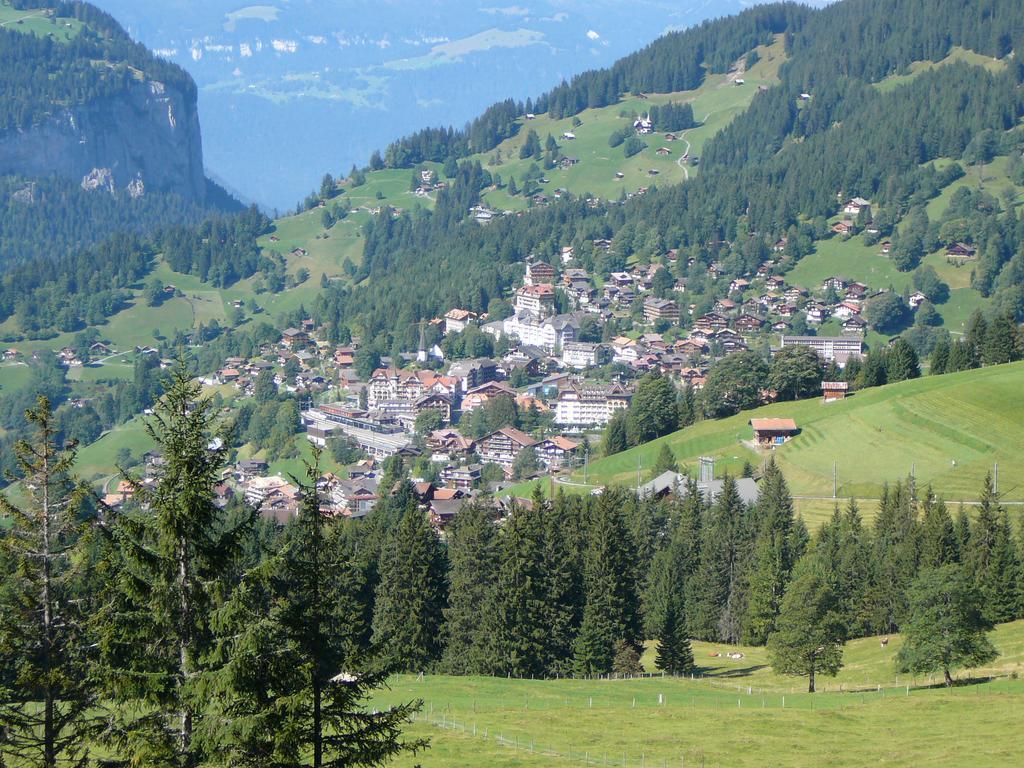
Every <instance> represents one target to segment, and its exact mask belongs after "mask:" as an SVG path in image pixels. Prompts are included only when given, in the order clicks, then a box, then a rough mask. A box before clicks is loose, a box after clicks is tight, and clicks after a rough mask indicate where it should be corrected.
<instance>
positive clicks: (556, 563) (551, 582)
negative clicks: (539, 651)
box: [534, 492, 584, 676]
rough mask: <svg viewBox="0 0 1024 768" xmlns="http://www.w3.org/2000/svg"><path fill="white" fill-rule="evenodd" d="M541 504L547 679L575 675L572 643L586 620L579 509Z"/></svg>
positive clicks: (560, 503)
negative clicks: (577, 522)
mask: <svg viewBox="0 0 1024 768" xmlns="http://www.w3.org/2000/svg"><path fill="white" fill-rule="evenodd" d="M540 496H541V494H540V493H539V492H538V493H537V494H535V501H534V504H537V503H542V504H543V506H542V512H543V521H542V522H543V527H544V550H543V554H544V560H545V562H546V563H547V570H546V572H545V574H544V589H545V593H546V599H545V608H546V614H547V615H546V618H545V626H546V627H547V648H546V651H545V660H544V666H545V669H546V674H547V675H549V676H550V675H552V674H554V675H558V676H562V675H568V674H571V672H572V664H573V641H574V640H575V639H576V634H577V633H578V632H579V627H580V622H581V621H582V620H583V599H584V597H583V574H582V562H581V554H580V551H579V549H578V546H577V544H576V543H575V542H574V540H573V539H574V535H575V531H574V530H573V529H574V527H575V525H574V522H575V521H574V520H573V517H574V516H575V512H576V509H577V508H576V507H575V506H573V505H570V504H568V503H567V502H566V499H565V497H564V495H563V496H561V498H560V499H556V502H555V503H554V504H552V503H550V502H546V501H540V500H539V499H538V497H540Z"/></svg>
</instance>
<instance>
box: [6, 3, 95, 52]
mask: <svg viewBox="0 0 1024 768" xmlns="http://www.w3.org/2000/svg"><path fill="white" fill-rule="evenodd" d="M84 26H85V25H84V24H82V22H80V21H78V20H77V19H72V18H61V17H55V16H52V15H51V13H50V11H48V10H46V9H38V10H26V11H19V10H17V9H16V8H12V7H11V6H10V3H7V2H0V27H3V28H4V29H10V30H14V31H15V32H24V33H26V34H33V35H37V36H39V37H47V36H52V37H53V38H54V39H55V40H57V41H59V42H62V43H66V42H68V41H69V40H71V39H72V38H73V37H75V36H76V35H77V34H78V33H79V32H80V31H81V30H82V27H84Z"/></svg>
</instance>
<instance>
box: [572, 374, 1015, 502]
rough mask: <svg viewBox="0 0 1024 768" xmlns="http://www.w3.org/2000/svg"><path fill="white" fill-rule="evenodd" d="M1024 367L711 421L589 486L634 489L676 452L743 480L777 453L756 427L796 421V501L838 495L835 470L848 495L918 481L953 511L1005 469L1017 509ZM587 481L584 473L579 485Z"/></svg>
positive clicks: (610, 469)
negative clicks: (706, 458) (663, 452)
mask: <svg viewBox="0 0 1024 768" xmlns="http://www.w3.org/2000/svg"><path fill="white" fill-rule="evenodd" d="M1022 387H1024V363H1013V364H1010V365H1002V366H993V367H990V368H984V369H981V370H976V371H965V372H963V373H956V374H948V375H944V376H933V377H924V378H921V379H916V380H913V381H907V382H901V383H898V384H890V385H887V386H884V387H877V388H872V389H868V390H864V391H861V392H857V393H855V394H854V395H853V396H851V397H849V398H847V399H846V400H843V401H841V402H835V403H829V404H824V403H823V402H822V401H821V400H820V399H818V398H814V399H810V400H803V401H799V402H791V403H775V404H772V405H767V406H764V407H761V408H757V409H755V410H753V411H746V412H743V413H740V414H738V415H736V416H733V417H730V418H727V419H721V420H713V421H703V422H699V423H698V424H696V425H694V426H692V427H688V428H687V429H684V430H681V431H679V432H675V433H673V434H671V435H668V436H666V437H663V438H660V439H659V440H655V441H653V442H651V443H647V444H646V445H643V446H639V447H637V448H633V449H631V450H628V451H624V452H622V453H619V454H616V455H614V456H610V457H608V458H605V459H600V460H598V461H595V462H592V463H591V464H590V467H589V478H588V480H589V483H590V484H593V485H601V484H607V483H623V484H628V485H634V484H635V483H636V477H637V470H638V467H639V469H640V473H641V478H642V480H643V481H646V480H647V479H648V478H649V474H650V468H651V467H653V466H654V463H655V460H656V458H657V454H658V452H659V451H660V449H661V446H662V445H663V444H666V443H667V444H668V445H669V446H670V447H671V448H672V451H673V452H674V453H675V455H676V459H677V461H678V462H680V463H681V464H686V465H689V466H691V467H693V466H695V464H696V462H697V459H698V457H700V456H703V455H710V456H715V457H716V458H718V459H719V464H718V467H719V474H721V472H722V471H724V470H725V469H728V470H729V471H732V472H735V470H736V467H737V465H738V464H740V465H741V464H742V462H743V461H744V460H750V461H751V462H752V463H754V464H759V463H760V462H762V461H764V460H766V459H767V457H768V453H766V452H764V451H760V450H756V449H754V448H752V447H750V443H749V442H748V441H750V440H751V437H752V431H751V429H750V427H749V426H748V421H749V420H750V419H751V418H755V417H780V418H793V419H795V420H796V423H797V426H798V427H799V428H800V433H799V434H798V435H797V436H796V437H795V438H793V439H792V440H790V441H789V442H788V443H786V444H785V445H783V446H780V447H779V448H777V449H776V450H775V451H774V452H773V455H774V456H775V459H776V461H777V462H778V463H779V465H780V466H781V467H782V469H783V470H784V471H785V473H786V477H787V479H788V481H789V485H790V489H791V490H792V492H793V494H794V495H796V496H814V497H827V496H831V495H832V490H833V484H832V469H833V463H835V465H836V468H837V478H838V495H839V496H841V497H846V496H857V497H861V498H877V496H878V495H879V492H880V491H881V486H882V483H883V482H884V481H887V480H888V481H895V480H898V479H900V478H903V477H906V476H907V475H909V474H910V472H911V471H913V472H914V473H915V477H916V479H917V483H918V485H919V486H923V485H925V484H931V485H932V486H933V487H934V488H935V490H936V492H937V493H940V494H942V495H944V496H945V497H946V498H947V500H949V501H953V502H955V501H957V500H960V499H964V500H971V499H976V498H977V496H978V491H979V489H980V487H981V484H982V479H983V478H984V476H985V473H986V472H988V471H989V470H991V469H992V467H993V465H994V464H995V463H998V464H999V472H1000V476H1001V477H1003V478H1004V482H1003V483H1002V490H1003V491H1005V492H1006V494H1007V498H1008V499H1022V498H1024V490H1022V489H1021V487H1020V486H1018V485H1017V481H1016V478H1020V477H1021V476H1024V454H1022V453H1021V451H1020V446H1021V443H1020V435H1021V434H1024V432H1022V430H1024V400H1022V399H1021V397H1020V393H1021V391H1022ZM573 479H574V480H577V481H579V480H582V472H577V473H576V475H574V478H573Z"/></svg>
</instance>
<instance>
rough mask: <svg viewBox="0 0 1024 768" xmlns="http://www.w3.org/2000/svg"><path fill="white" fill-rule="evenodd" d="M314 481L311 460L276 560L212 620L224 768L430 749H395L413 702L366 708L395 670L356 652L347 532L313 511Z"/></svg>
mask: <svg viewBox="0 0 1024 768" xmlns="http://www.w3.org/2000/svg"><path fill="white" fill-rule="evenodd" d="M319 476H320V471H319V454H318V453H316V452H315V453H314V457H313V461H312V463H310V464H307V466H306V481H305V482H304V483H301V492H302V502H301V506H300V509H299V516H298V519H297V520H296V521H295V522H294V523H293V524H291V525H290V526H289V527H288V529H286V531H285V534H284V536H285V542H284V545H283V547H282V549H281V551H280V552H279V553H278V554H277V555H276V556H274V557H271V558H268V559H267V560H265V561H264V562H263V563H261V564H260V565H259V566H257V567H256V568H255V570H254V571H253V572H251V573H249V574H247V575H246V577H245V578H244V579H243V581H242V584H241V586H240V587H239V588H238V589H237V590H236V592H235V594H234V596H233V597H232V599H231V600H230V601H229V602H228V603H227V605H226V606H225V608H224V609H223V610H222V611H220V612H219V619H220V621H221V623H222V627H221V629H222V636H223V637H224V638H226V640H225V642H224V643H223V644H222V646H221V648H220V651H221V653H223V655H224V657H225V662H226V663H225V665H224V667H223V668H222V669H221V670H219V671H218V673H217V674H216V675H215V676H214V679H215V684H214V686H212V690H214V691H216V692H217V697H216V700H215V707H216V709H217V713H216V714H217V721H218V725H217V727H216V730H217V745H218V749H217V752H218V755H219V756H220V757H221V758H222V759H223V760H224V761H225V762H226V763H227V764H229V765H238V766H251V768H277V767H278V766H282V767H283V766H304V765H309V766H313V768H323V767H325V766H326V767H327V768H341V767H342V766H377V765H382V764H384V763H385V762H387V761H388V760H390V759H391V758H392V757H395V756H396V755H398V754H399V753H401V752H404V751H410V750H413V751H415V750H417V749H420V748H422V747H424V746H426V744H425V742H422V741H410V742H405V741H403V740H402V739H401V729H402V726H403V725H404V724H405V723H407V722H408V720H409V718H410V716H411V715H412V714H413V712H415V710H416V708H417V707H418V703H410V704H403V705H399V706H395V707H391V708H387V709H384V710H382V711H378V710H376V709H374V710H371V709H370V708H369V707H368V706H367V704H368V698H369V696H370V694H371V693H372V692H373V691H375V690H378V689H380V688H382V687H383V686H384V685H385V684H386V681H387V677H388V675H390V674H391V672H392V668H391V667H389V666H387V665H381V664H378V663H377V660H376V659H375V658H374V654H373V649H369V650H364V649H363V648H362V647H361V643H362V639H363V638H364V636H365V633H364V629H363V627H362V621H363V618H362V617H363V615H364V608H363V606H362V605H361V604H360V599H361V596H362V594H363V583H362V582H363V574H362V572H361V569H360V567H359V565H358V564H357V561H356V558H355V551H354V547H353V545H352V539H351V538H349V537H345V536H344V535H343V531H342V526H343V525H344V524H345V521H344V520H342V519H339V518H334V517H330V518H329V517H326V516H325V515H324V514H323V513H322V512H321V509H320V506H321V505H320V498H319V495H318V492H317V487H316V483H317V480H318V479H319Z"/></svg>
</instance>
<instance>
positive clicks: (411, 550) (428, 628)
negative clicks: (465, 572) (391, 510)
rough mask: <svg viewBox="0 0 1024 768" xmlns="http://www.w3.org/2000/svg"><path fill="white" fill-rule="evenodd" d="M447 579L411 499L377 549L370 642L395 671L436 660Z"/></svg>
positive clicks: (436, 544)
mask: <svg viewBox="0 0 1024 768" xmlns="http://www.w3.org/2000/svg"><path fill="white" fill-rule="evenodd" d="M446 579H447V574H446V563H445V556H444V550H443V549H442V547H441V542H440V541H439V540H438V537H437V533H436V532H435V531H434V529H433V528H432V527H431V526H430V522H429V521H428V520H427V516H426V514H425V513H424V512H423V511H422V510H421V509H420V508H419V506H418V505H417V503H416V501H415V500H414V499H410V500H409V503H408V505H407V506H406V508H405V512H404V514H403V515H402V518H401V520H399V522H398V524H397V525H396V526H394V527H393V528H392V529H391V530H390V531H389V532H388V534H387V537H386V539H385V541H384V545H383V547H382V549H381V556H380V585H379V586H378V588H377V595H376V603H375V605H374V615H373V641H374V642H375V643H377V644H379V645H380V646H381V651H382V653H383V654H384V658H385V659H387V660H388V662H389V663H392V664H393V665H394V666H395V668H397V669H400V670H404V671H407V672H422V671H423V670H424V669H427V668H429V667H430V665H432V664H433V663H434V662H435V661H437V660H438V659H439V658H440V656H441V625H442V622H443V620H444V616H443V610H444V605H445V601H446V599H447V583H446Z"/></svg>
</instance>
